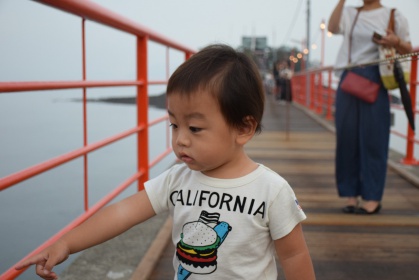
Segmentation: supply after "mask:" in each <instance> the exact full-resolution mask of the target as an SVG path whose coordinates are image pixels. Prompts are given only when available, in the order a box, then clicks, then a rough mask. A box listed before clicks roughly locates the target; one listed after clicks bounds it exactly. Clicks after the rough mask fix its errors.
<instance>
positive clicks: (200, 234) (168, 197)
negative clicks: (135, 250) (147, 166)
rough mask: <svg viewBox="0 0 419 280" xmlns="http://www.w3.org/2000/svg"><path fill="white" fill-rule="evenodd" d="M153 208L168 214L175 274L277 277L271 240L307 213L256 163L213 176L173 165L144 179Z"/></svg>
mask: <svg viewBox="0 0 419 280" xmlns="http://www.w3.org/2000/svg"><path fill="white" fill-rule="evenodd" d="M145 190H146V192H147V194H148V197H149V199H150V201H151V204H152V206H153V209H154V211H155V212H156V213H162V212H164V211H169V212H170V214H171V215H172V216H173V221H174V222H173V229H172V240H173V244H175V245H176V253H175V256H174V258H173V266H174V269H175V270H176V273H175V278H174V279H178V280H181V279H186V278H188V280H192V279H217V280H222V279H226V280H227V279H228V280H231V279H246V280H249V279H269V280H273V279H277V270H276V263H275V255H276V251H275V247H274V243H273V240H276V239H280V238H282V237H284V236H286V235H287V234H289V233H290V232H291V231H292V229H293V228H294V227H295V226H296V225H297V224H298V223H300V222H301V221H303V220H304V219H305V218H306V216H305V214H304V212H303V211H302V209H301V207H300V206H299V205H298V201H297V199H296V197H295V194H294V192H293V190H292V189H291V187H290V186H289V184H288V183H287V182H286V181H285V180H284V179H283V178H282V177H281V176H279V175H278V174H277V173H275V172H273V171H272V170H270V169H269V168H267V167H265V166H263V165H259V167H258V168H257V169H256V170H255V171H253V172H251V173H250V174H248V175H246V176H243V177H240V178H237V179H217V178H211V177H208V176H205V175H204V174H202V173H201V172H197V171H192V170H190V169H189V168H188V167H187V166H186V165H185V164H179V165H175V166H173V167H172V168H170V169H169V170H167V171H166V172H164V173H162V174H161V175H159V176H158V177H156V178H154V179H152V180H150V181H148V182H146V183H145Z"/></svg>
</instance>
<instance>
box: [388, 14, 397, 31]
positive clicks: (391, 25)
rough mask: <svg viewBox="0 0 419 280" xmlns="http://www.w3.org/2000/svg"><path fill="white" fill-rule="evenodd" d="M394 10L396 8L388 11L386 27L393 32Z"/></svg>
mask: <svg viewBox="0 0 419 280" xmlns="http://www.w3.org/2000/svg"><path fill="white" fill-rule="evenodd" d="M395 11H396V9H391V12H390V19H389V20H388V27H387V28H388V29H390V30H392V31H393V32H395V21H394V12H395Z"/></svg>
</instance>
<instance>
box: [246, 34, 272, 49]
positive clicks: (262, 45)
mask: <svg viewBox="0 0 419 280" xmlns="http://www.w3.org/2000/svg"><path fill="white" fill-rule="evenodd" d="M242 47H243V48H244V49H245V50H251V51H265V50H266V48H267V47H268V39H267V38H266V37H245V36H243V37H242Z"/></svg>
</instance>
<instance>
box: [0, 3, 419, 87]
mask: <svg viewBox="0 0 419 280" xmlns="http://www.w3.org/2000/svg"><path fill="white" fill-rule="evenodd" d="M94 2H96V3H98V4H100V5H102V6H104V7H106V8H108V9H110V10H112V11H114V12H116V13H119V14H121V15H123V16H125V17H128V18H130V19H132V20H134V21H135V22H138V23H140V24H141V25H144V26H146V27H148V28H149V29H151V30H153V31H155V32H157V33H159V34H162V35H164V36H166V37H168V38H170V39H173V40H175V41H177V42H179V43H181V44H182V45H186V46H189V47H191V48H194V49H199V48H201V47H204V46H206V45H208V44H210V43H216V42H217V43H226V44H229V45H231V46H233V47H237V46H239V45H240V44H241V38H242V36H266V37H267V38H268V45H269V46H273V47H278V46H280V45H283V44H285V45H289V46H297V47H300V46H301V44H300V42H301V41H302V40H303V39H304V38H305V37H306V18H307V17H306V16H307V0H258V1H256V0H211V1H203V0H94ZM310 2H311V8H310V13H311V20H310V23H311V24H310V26H311V30H310V33H311V35H310V37H311V38H310V41H311V43H317V45H320V43H321V34H320V27H319V25H320V23H321V21H322V20H323V19H324V20H326V21H327V20H328V18H329V15H330V13H331V12H332V10H333V8H334V7H335V5H336V3H337V2H338V1H337V0H310ZM382 3H383V4H384V5H387V6H391V7H396V8H397V9H399V10H400V11H401V12H402V13H403V14H404V15H405V16H406V17H407V18H408V20H409V24H410V32H411V38H412V42H413V45H414V46H419V28H417V26H419V19H418V14H417V13H418V12H419V0H398V1H396V0H382ZM361 4H362V1H361V0H347V1H346V5H361ZM341 40H342V38H341V37H340V36H334V37H332V38H327V37H326V44H325V50H326V57H325V65H333V63H334V61H335V59H336V55H337V51H338V49H339V46H340V43H341ZM125 42H126V44H125ZM87 45H88V48H87V55H88V65H89V66H88V77H90V78H108V77H111V76H112V77H113V78H114V79H115V78H119V76H121V77H124V75H125V74H126V73H131V74H128V75H132V73H134V72H135V71H134V67H135V65H134V64H133V62H132V56H131V57H129V56H126V55H124V54H127V53H134V51H135V49H134V45H135V40H134V38H133V37H132V36H128V35H126V34H121V33H119V32H116V31H114V30H109V29H106V28H103V27H100V26H99V25H96V24H95V23H91V22H88V23H87ZM157 52H159V51H157ZM160 53H162V55H156V57H158V59H157V60H158V61H157V62H155V63H153V66H152V67H154V65H156V66H155V67H156V68H158V67H160V65H161V63H163V61H164V58H163V57H164V52H162V51H160ZM310 56H311V57H310V58H311V59H314V60H320V48H318V49H316V50H311V54H310ZM62 65H66V67H65V68H66V69H65V71H64V69H63V67H62ZM80 67H81V66H80V19H79V18H78V17H75V16H72V15H68V14H64V13H62V12H61V11H58V10H55V9H52V8H50V7H48V6H44V5H42V4H39V3H37V2H34V1H30V0H0V81H8V80H43V79H45V80H51V79H53V80H54V79H78V78H80ZM93 68H99V69H100V71H99V72H93V71H92V69H93ZM111 70H112V71H111ZM111 72H112V73H111ZM115 73H117V74H116V77H115ZM150 73H151V75H153V73H154V70H153V69H151V71H150ZM156 78H161V77H156Z"/></svg>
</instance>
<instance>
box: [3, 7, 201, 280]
mask: <svg viewBox="0 0 419 280" xmlns="http://www.w3.org/2000/svg"><path fill="white" fill-rule="evenodd" d="M37 2H40V3H43V4H46V5H49V6H52V7H54V8H57V9H60V10H63V11H65V12H67V13H71V14H74V15H77V16H79V17H80V18H81V21H82V27H81V29H82V30H81V35H82V46H81V49H82V80H81V81H58V82H57V81H54V82H50V81H46V82H0V94H1V93H11V92H23V91H41V90H42V91H44V90H57V89H71V88H77V89H82V90H83V147H81V148H79V149H76V150H73V151H71V152H69V153H66V154H64V155H61V156H58V157H55V158H52V159H49V160H47V161H45V162H42V163H39V164H36V165H34V166H31V167H29V168H26V169H24V170H21V171H19V172H16V173H14V174H10V175H8V176H6V177H3V178H0V191H2V190H5V189H7V188H9V187H12V186H13V185H15V184H17V183H19V182H22V181H24V180H27V179H30V178H32V177H34V176H35V175H38V174H40V173H43V172H46V171H48V170H51V169H52V168H54V167H57V166H60V165H62V164H64V163H66V162H69V161H71V160H73V159H76V158H78V157H83V159H84V160H83V165H84V208H85V212H84V213H83V214H82V215H80V216H79V217H77V218H76V219H75V220H73V221H72V222H71V223H70V224H68V225H67V226H66V227H65V228H63V229H62V230H61V231H59V232H58V233H56V234H55V235H54V236H53V237H51V238H50V239H49V240H48V241H46V242H45V243H44V244H42V245H41V246H39V247H38V248H37V249H35V250H34V251H33V252H31V253H29V254H28V255H27V256H26V257H29V256H31V255H33V254H36V253H37V252H40V251H42V250H43V249H44V248H45V247H47V246H49V245H50V244H52V243H53V242H55V241H56V240H57V239H58V238H60V237H61V236H62V235H63V234H65V233H66V232H68V231H69V230H71V229H72V228H74V227H75V226H77V225H79V224H80V223H82V222H83V221H85V220H86V219H88V218H89V217H90V216H92V215H93V214H94V213H95V212H97V211H98V210H99V209H100V208H102V207H103V206H105V205H106V204H107V203H108V202H110V201H111V200H112V199H113V198H115V197H116V196H117V195H118V194H120V193H121V192H122V191H124V190H125V189H126V188H127V187H128V186H130V185H131V184H133V183H135V182H136V181H137V184H138V189H139V190H140V189H142V186H143V183H144V182H145V181H147V180H148V177H149V169H150V168H151V167H153V166H154V165H156V164H157V163H158V162H160V161H161V160H162V159H163V158H164V157H166V156H167V155H168V154H170V153H171V151H172V150H171V147H170V143H169V142H170V141H169V137H170V136H169V131H168V130H166V139H167V140H166V150H165V151H164V152H163V153H161V154H160V155H158V156H157V157H156V158H155V159H152V160H151V161H150V160H149V156H148V154H149V153H148V149H149V142H148V130H149V127H150V126H153V125H155V124H157V123H160V122H165V121H166V122H167V120H168V117H167V115H166V116H164V117H161V118H158V119H156V120H153V121H151V122H149V120H148V86H150V85H163V84H166V83H167V79H168V77H169V74H170V73H169V66H168V65H169V60H170V59H169V49H175V50H177V51H180V52H183V53H184V54H185V56H184V57H185V59H188V58H189V57H190V56H191V55H192V54H194V53H195V50H193V49H190V48H187V47H185V46H183V45H181V44H178V43H176V42H175V41H172V40H170V39H168V38H166V37H164V36H162V35H160V34H157V33H156V32H154V31H152V30H150V29H148V28H146V27H144V26H141V25H139V24H137V23H135V22H133V21H131V20H128V19H126V18H124V17H122V16H120V15H118V14H116V13H114V12H112V11H110V10H107V9H105V8H103V7H101V6H99V5H97V4H96V3H94V2H91V1H89V0H84V1H72V0H60V1H55V0H37ZM85 19H88V20H90V21H95V22H97V23H100V24H102V25H106V26H109V27H113V28H115V29H117V30H119V31H122V32H126V33H129V34H131V35H134V36H135V37H136V38H137V41H136V43H137V49H136V55H137V59H136V62H137V63H136V67H137V77H136V80H134V81H87V80H86V48H85ZM149 41H152V42H154V43H158V44H159V45H162V46H165V47H166V69H165V71H166V80H163V81H150V80H148V73H147V68H148V53H149V52H148V43H149ZM115 86H135V87H136V89H137V94H136V106H137V125H136V127H134V128H132V129H129V130H127V131H124V132H121V133H118V134H116V135H114V136H111V137H109V138H106V139H103V140H101V141H98V142H96V143H88V142H87V133H88V131H87V107H86V102H87V98H86V89H87V88H92V87H95V88H97V87H115ZM133 134H136V135H137V165H138V166H137V171H136V173H135V174H133V175H132V176H130V177H129V178H128V179H126V180H125V181H124V182H122V183H121V184H120V185H119V186H118V187H117V188H115V189H114V190H113V191H112V192H111V193H109V194H108V195H106V196H105V197H104V198H102V199H101V200H100V201H99V202H98V203H96V204H95V205H93V206H91V207H89V203H88V201H89V199H88V170H87V166H88V164H87V163H88V157H87V155H88V154H89V153H91V152H92V151H95V150H97V149H100V148H102V147H105V146H107V145H109V144H111V143H114V142H116V141H119V140H121V139H124V138H126V137H128V136H130V135H133ZM26 257H25V258H26ZM22 272H23V271H16V270H15V269H14V266H13V267H11V268H10V269H8V270H7V271H6V272H4V273H3V274H2V275H1V276H0V278H1V279H14V278H15V277H17V276H18V275H20V274H21V273H22Z"/></svg>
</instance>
